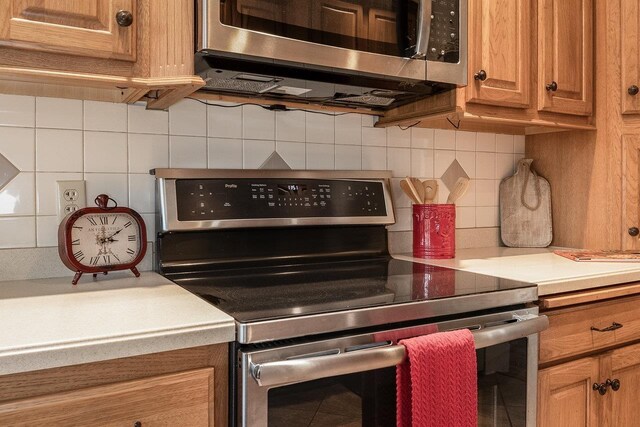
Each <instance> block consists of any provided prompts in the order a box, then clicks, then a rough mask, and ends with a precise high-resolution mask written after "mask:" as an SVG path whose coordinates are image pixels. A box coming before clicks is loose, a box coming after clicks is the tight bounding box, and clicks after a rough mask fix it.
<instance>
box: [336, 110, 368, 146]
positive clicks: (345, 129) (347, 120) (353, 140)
mask: <svg viewBox="0 0 640 427" xmlns="http://www.w3.org/2000/svg"><path fill="white" fill-rule="evenodd" d="M335 123H336V136H335V143H336V144H340V145H362V119H361V118H360V115H359V114H343V115H341V116H336V122H335Z"/></svg>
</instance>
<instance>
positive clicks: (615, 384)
mask: <svg viewBox="0 0 640 427" xmlns="http://www.w3.org/2000/svg"><path fill="white" fill-rule="evenodd" d="M605 384H606V385H607V386H609V387H611V390H613V391H618V390H620V380H619V379H617V378H614V379H612V380H610V379H607V381H606V382H605Z"/></svg>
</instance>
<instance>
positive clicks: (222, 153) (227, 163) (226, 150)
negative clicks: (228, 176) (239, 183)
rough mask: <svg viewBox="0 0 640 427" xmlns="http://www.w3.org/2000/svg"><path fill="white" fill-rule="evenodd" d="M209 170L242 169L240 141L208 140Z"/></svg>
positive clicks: (228, 139) (225, 139)
mask: <svg viewBox="0 0 640 427" xmlns="http://www.w3.org/2000/svg"><path fill="white" fill-rule="evenodd" d="M207 144H208V151H209V153H208V167H209V169H242V140H241V139H230V138H209V139H208V141H207Z"/></svg>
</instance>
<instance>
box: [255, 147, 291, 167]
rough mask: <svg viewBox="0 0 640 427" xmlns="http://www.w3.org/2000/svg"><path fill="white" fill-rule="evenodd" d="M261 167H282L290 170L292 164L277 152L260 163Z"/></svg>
mask: <svg viewBox="0 0 640 427" xmlns="http://www.w3.org/2000/svg"><path fill="white" fill-rule="evenodd" d="M259 169H276V170H277V169H280V170H289V169H291V166H289V164H288V163H287V162H286V161H285V160H284V159H283V158H282V157H281V156H280V154H278V153H277V152H275V151H274V152H273V153H271V155H270V156H269V157H268V158H267V160H265V161H264V163H263V164H262V165H260V168H259Z"/></svg>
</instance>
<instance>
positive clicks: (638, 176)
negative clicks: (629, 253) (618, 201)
mask: <svg viewBox="0 0 640 427" xmlns="http://www.w3.org/2000/svg"><path fill="white" fill-rule="evenodd" d="M622 155H623V161H622V167H623V170H622V235H623V236H622V248H623V249H634V250H639V249H640V236H634V235H633V234H635V233H629V232H630V229H631V228H634V227H635V228H640V135H624V136H623V137H622Z"/></svg>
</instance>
